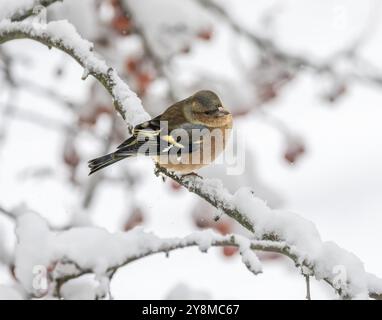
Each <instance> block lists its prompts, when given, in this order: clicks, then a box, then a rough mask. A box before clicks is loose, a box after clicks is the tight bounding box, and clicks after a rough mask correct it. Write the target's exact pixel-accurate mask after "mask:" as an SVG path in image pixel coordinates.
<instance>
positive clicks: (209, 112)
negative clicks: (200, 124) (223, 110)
mask: <svg viewBox="0 0 382 320" xmlns="http://www.w3.org/2000/svg"><path fill="white" fill-rule="evenodd" d="M214 113H215V110H208V111H204V114H206V115H212V114H214Z"/></svg>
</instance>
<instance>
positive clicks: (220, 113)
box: [216, 107, 229, 117]
mask: <svg viewBox="0 0 382 320" xmlns="http://www.w3.org/2000/svg"><path fill="white" fill-rule="evenodd" d="M228 114H229V111H228V110H226V109H224V108H223V107H219V109H218V111H217V112H216V116H217V117H224V116H226V115H228Z"/></svg>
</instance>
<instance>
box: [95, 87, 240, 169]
mask: <svg viewBox="0 0 382 320" xmlns="http://www.w3.org/2000/svg"><path fill="white" fill-rule="evenodd" d="M231 129H232V115H231V113H230V112H229V111H228V110H227V109H225V108H224V107H223V106H222V103H221V101H220V99H219V97H218V96H217V95H216V94H215V93H214V92H212V91H208V90H203V91H198V92H197V93H195V94H194V95H192V96H190V97H188V98H186V99H184V100H182V101H179V102H177V103H175V104H173V105H171V106H170V107H169V108H168V109H167V110H166V111H164V112H163V113H162V114H161V115H159V116H157V117H155V118H153V119H151V120H149V121H146V122H144V123H141V124H139V125H137V126H136V127H135V128H134V129H133V135H132V136H131V137H130V138H128V139H127V140H126V141H124V142H123V143H122V144H121V145H120V146H118V147H117V150H116V151H115V152H113V153H110V154H107V155H105V156H102V157H99V158H96V159H93V160H90V161H89V168H90V173H89V174H92V173H94V172H96V171H98V170H100V169H102V168H105V167H107V166H109V165H111V164H113V163H115V162H117V161H120V160H122V159H124V158H128V157H131V156H135V155H146V156H151V157H152V158H153V159H154V160H155V161H156V162H157V163H158V164H159V165H160V166H162V167H164V168H166V169H168V170H170V171H175V172H178V173H181V174H189V173H192V172H193V171H194V170H197V169H200V168H201V167H203V166H205V165H208V164H209V163H211V162H212V161H214V160H215V158H216V157H217V156H218V155H219V154H220V153H221V152H222V151H223V150H224V148H225V145H226V141H227V140H228V138H229V134H230V131H231Z"/></svg>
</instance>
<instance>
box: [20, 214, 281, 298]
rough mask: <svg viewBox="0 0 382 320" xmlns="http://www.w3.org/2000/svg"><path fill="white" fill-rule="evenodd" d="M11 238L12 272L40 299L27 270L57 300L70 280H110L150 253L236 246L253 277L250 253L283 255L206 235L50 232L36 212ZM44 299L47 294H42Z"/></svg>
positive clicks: (259, 244) (274, 246)
mask: <svg viewBox="0 0 382 320" xmlns="http://www.w3.org/2000/svg"><path fill="white" fill-rule="evenodd" d="M16 233H17V236H18V244H17V248H16V260H15V266H16V269H15V272H16V276H17V278H18V279H19V280H20V282H21V283H22V284H23V286H24V288H25V289H26V290H27V291H28V292H29V293H31V294H35V295H39V294H41V293H42V292H41V290H40V289H41V288H39V287H38V286H37V287H36V285H35V284H36V281H34V279H35V278H34V277H35V276H36V275H35V274H33V273H31V270H33V269H34V268H36V266H40V267H41V268H45V269H46V270H50V271H49V274H47V276H48V278H49V279H50V280H51V287H50V291H51V292H52V294H55V295H57V296H60V288H61V286H62V285H63V284H64V283H66V282H67V281H69V280H72V279H75V278H78V277H81V276H82V275H84V274H88V273H92V274H95V275H97V276H98V277H102V276H107V277H109V278H110V279H111V278H112V276H113V275H114V273H115V272H116V271H117V270H118V269H119V268H121V267H123V266H125V265H127V264H129V263H131V262H133V261H136V260H138V259H141V258H144V257H147V256H149V255H152V254H155V253H161V252H162V253H166V254H168V253H169V252H170V251H173V250H176V249H181V248H186V247H192V246H197V247H199V249H200V250H201V251H202V252H207V250H208V249H209V248H210V247H212V246H234V247H238V248H239V251H240V254H241V257H242V261H243V263H244V264H245V265H246V266H247V268H248V269H249V270H250V271H251V272H253V273H254V274H257V273H260V272H261V271H262V268H261V263H260V261H259V260H258V258H257V256H256V254H255V252H254V250H262V251H272V252H278V253H284V252H286V251H285V250H287V246H286V244H285V243H281V242H272V241H258V240H250V239H248V238H246V237H243V236H240V235H226V236H222V235H219V234H216V233H214V232H212V231H210V230H207V231H201V232H196V233H193V234H191V235H189V236H187V237H185V238H169V239H161V238H158V237H157V236H155V235H153V234H151V233H146V232H144V231H143V230H142V229H141V228H135V229H133V230H131V231H129V232H125V233H115V234H112V233H109V232H107V231H106V230H104V229H101V228H96V227H82V228H72V229H70V230H67V231H62V232H55V231H52V230H51V229H50V227H49V225H48V224H47V222H46V221H45V220H44V219H42V218H41V217H40V216H38V215H37V214H35V213H26V214H24V215H22V216H20V217H19V218H18V224H17V229H16ZM44 293H45V294H46V293H47V292H44Z"/></svg>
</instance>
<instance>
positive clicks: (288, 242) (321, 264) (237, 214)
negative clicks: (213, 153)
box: [156, 167, 382, 298]
mask: <svg viewBox="0 0 382 320" xmlns="http://www.w3.org/2000/svg"><path fill="white" fill-rule="evenodd" d="M156 173H157V174H163V175H166V176H168V177H170V178H171V179H173V180H175V181H176V182H177V183H179V184H180V185H182V186H184V187H185V188H187V189H188V190H189V191H190V192H193V193H195V194H197V195H198V196H200V197H201V198H203V199H205V200H206V201H207V202H209V203H210V204H211V205H213V206H214V207H216V208H217V209H219V210H220V211H221V212H223V213H225V214H227V215H228V216H230V217H231V218H233V219H235V220H236V221H237V222H238V223H240V224H241V225H242V226H243V227H244V228H246V229H247V230H249V231H251V232H253V234H254V239H256V240H268V241H269V240H271V241H272V242H280V243H283V244H284V246H283V250H282V253H283V254H284V255H286V256H288V257H290V258H291V259H292V260H293V261H294V262H295V264H296V266H297V267H300V268H302V271H303V273H304V274H306V275H312V276H314V277H315V278H316V279H317V280H324V281H326V282H327V283H328V284H330V285H331V286H332V287H333V288H334V289H335V290H336V292H337V293H338V294H339V295H340V296H341V297H342V298H366V297H368V296H370V297H374V298H375V297H378V298H381V297H382V295H381V294H382V280H381V279H379V278H376V277H375V276H374V275H371V274H369V273H367V272H366V271H365V269H364V266H363V263H362V262H361V261H360V260H359V258H358V257H356V256H355V255H354V254H352V253H351V252H348V251H347V250H345V249H342V248H340V247H339V246H338V245H336V244H335V243H333V242H329V241H325V242H324V241H322V240H321V237H320V235H319V233H318V231H317V229H316V227H315V226H314V224H313V223H312V222H310V221H308V220H306V219H304V218H303V217H301V216H299V215H297V214H294V213H290V212H287V211H279V210H272V209H271V208H269V207H268V206H267V205H266V203H265V202H264V201H263V200H261V199H259V198H257V197H256V196H255V193H254V192H253V191H252V190H249V189H248V188H240V189H239V190H237V191H236V192H235V194H231V193H230V192H229V191H228V190H226V189H225V188H224V186H223V185H222V183H221V181H220V180H217V179H203V178H201V177H198V176H185V177H182V176H178V175H176V174H174V173H171V172H168V171H167V170H165V169H163V168H160V167H157V168H156ZM271 251H272V250H271ZM339 273H342V274H339Z"/></svg>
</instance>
